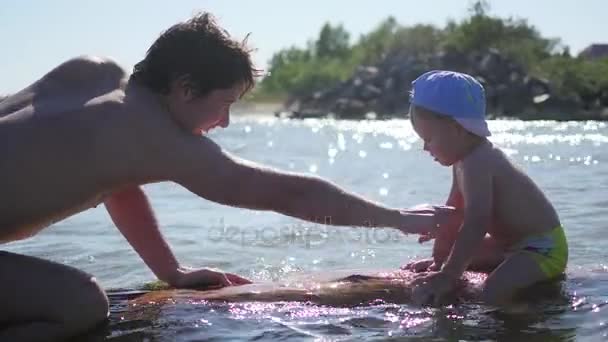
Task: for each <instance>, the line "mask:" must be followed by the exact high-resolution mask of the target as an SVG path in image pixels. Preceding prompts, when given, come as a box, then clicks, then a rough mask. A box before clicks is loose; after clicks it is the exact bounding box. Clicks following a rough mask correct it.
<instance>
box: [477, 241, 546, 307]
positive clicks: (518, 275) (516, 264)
mask: <svg viewBox="0 0 608 342" xmlns="http://www.w3.org/2000/svg"><path fill="white" fill-rule="evenodd" d="M546 279H548V277H547V275H546V274H545V272H543V270H541V268H540V267H539V265H538V263H537V261H536V260H535V259H534V258H533V257H532V255H531V253H526V252H517V253H515V254H513V255H511V256H509V257H508V258H506V260H505V261H504V262H503V263H502V264H500V265H499V266H498V267H497V268H496V269H495V270H494V272H492V273H491V274H490V275H489V276H488V279H486V282H485V284H484V288H483V291H482V294H481V300H482V301H483V302H484V303H486V304H493V305H499V304H504V303H505V302H507V301H509V300H510V299H512V298H513V296H514V295H515V293H516V292H517V291H518V290H521V289H524V288H526V287H528V286H530V285H533V284H535V283H537V282H539V281H543V280H546Z"/></svg>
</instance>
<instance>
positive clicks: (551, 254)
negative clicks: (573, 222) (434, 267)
mask: <svg viewBox="0 0 608 342" xmlns="http://www.w3.org/2000/svg"><path fill="white" fill-rule="evenodd" d="M512 251H514V252H515V251H521V252H525V253H529V254H530V255H531V256H532V257H533V258H534V260H536V262H537V263H538V266H539V267H540V269H541V270H542V271H543V272H544V273H545V274H546V275H547V277H548V278H555V277H557V276H559V275H561V274H562V273H563V272H564V271H565V270H566V264H567V263H568V242H567V241H566V235H565V234H564V228H563V227H562V226H558V227H555V228H554V229H553V230H551V231H550V232H547V233H545V234H541V235H535V236H530V237H528V238H526V239H524V240H523V241H521V242H520V243H518V244H516V245H515V246H514V247H513V249H512Z"/></svg>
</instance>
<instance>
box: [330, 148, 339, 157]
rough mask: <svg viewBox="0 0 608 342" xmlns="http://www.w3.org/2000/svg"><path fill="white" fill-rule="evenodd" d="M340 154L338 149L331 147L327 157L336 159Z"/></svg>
mask: <svg viewBox="0 0 608 342" xmlns="http://www.w3.org/2000/svg"><path fill="white" fill-rule="evenodd" d="M337 154H338V149H336V148H333V147H331V148H330V149H328V150H327V155H328V156H329V157H330V158H334V157H336V155H337Z"/></svg>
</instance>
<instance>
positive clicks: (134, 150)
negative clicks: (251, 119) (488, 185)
mask: <svg viewBox="0 0 608 342" xmlns="http://www.w3.org/2000/svg"><path fill="white" fill-rule="evenodd" d="M255 74H256V70H255V69H254V68H253V67H252V64H251V60H250V56H249V51H248V50H247V49H246V47H245V46H244V45H243V44H242V43H238V42H235V41H234V40H232V39H231V38H230V37H229V36H228V34H227V33H226V32H225V31H224V30H223V29H221V28H220V27H218V26H217V25H216V24H215V22H214V20H213V18H212V17H211V16H210V15H209V14H199V15H196V16H194V17H193V18H192V19H190V20H188V21H186V22H183V23H178V24H176V25H174V26H173V27H171V28H169V29H168V30H167V31H166V32H164V33H163V34H162V35H161V36H160V37H159V38H158V39H157V40H156V41H155V42H154V44H153V45H152V46H151V47H150V49H149V50H148V52H147V54H146V57H145V59H144V60H143V61H141V62H140V63H138V64H137V65H136V66H135V68H134V72H133V74H131V75H128V74H127V73H126V72H125V71H124V70H123V69H122V68H121V67H120V66H119V65H118V64H116V63H115V62H114V61H112V60H109V59H106V58H98V57H78V58H74V59H71V60H69V61H67V62H65V63H63V64H61V65H59V66H58V67H56V68H55V69H53V70H51V71H50V72H49V73H47V74H46V75H44V76H43V77H42V78H41V79H39V80H38V81H36V82H34V83H33V84H32V85H30V86H28V87H27V88H25V89H23V90H21V91H20V92H18V93H16V94H14V95H12V96H9V97H7V98H5V99H4V100H2V102H0V189H1V191H0V203H1V205H0V242H2V243H4V242H9V241H14V240H19V239H24V238H28V237H30V236H32V235H34V234H36V233H37V232H38V231H40V230H41V229H43V228H45V227H47V226H49V225H51V224H52V223H54V222H57V221H59V220H62V219H64V218H66V217H68V216H70V215H73V214H75V213H78V212H81V211H83V210H86V209H88V208H91V207H94V206H97V205H98V204H100V203H104V205H105V207H106V208H107V210H108V212H109V214H110V216H111V218H112V220H113V221H114V223H115V225H116V227H117V228H118V229H119V230H120V232H121V233H122V234H123V235H124V236H125V238H126V239H127V240H128V242H129V243H130V244H131V245H132V246H133V248H134V249H135V250H136V251H137V253H138V254H139V255H140V256H141V258H142V259H143V261H144V262H145V263H146V264H147V266H148V267H150V269H151V270H152V271H153V272H154V274H155V275H156V276H157V277H158V278H159V279H160V280H163V281H166V282H167V283H169V284H171V285H173V286H175V287H190V286H195V285H200V284H219V285H224V286H226V285H239V284H245V283H249V281H248V280H247V279H244V278H241V277H239V276H237V275H234V274H229V273H223V272H220V271H215V270H211V269H207V268H203V269H197V270H191V269H185V268H183V267H181V266H180V264H179V263H178V261H177V260H176V259H175V257H174V255H173V254H172V252H171V250H170V248H169V246H168V245H167V243H166V242H165V240H164V239H163V237H162V235H161V233H160V231H159V228H158V226H157V223H156V221H155V219H154V214H153V212H152V209H151V207H150V205H149V203H148V201H147V199H146V195H145V194H144V192H143V191H142V189H141V188H140V186H141V185H142V184H147V183H152V182H161V181H173V182H175V183H177V184H180V185H182V186H184V187H185V188H187V189H188V190H190V191H192V192H193V193H195V194H197V195H199V196H200V197H202V198H205V199H207V200H210V201H214V202H217V203H221V204H225V205H230V206H235V207H241V208H250V209H258V210H272V211H275V212H278V213H282V214H285V215H289V216H292V217H296V218H300V219H304V220H311V221H317V220H319V219H323V218H327V217H329V218H331V222H330V223H331V224H334V225H342V226H373V227H393V228H397V229H400V230H402V231H403V232H406V233H422V232H428V231H430V230H432V229H433V228H434V227H435V226H436V225H437V224H438V220H439V218H441V217H447V216H449V215H436V213H438V212H442V213H448V212H449V210H443V209H439V210H438V209H435V208H429V209H428V210H419V211H403V210H398V209H393V208H387V207H385V206H382V205H380V204H377V203H373V202H371V201H368V200H366V199H364V198H361V197H359V196H357V195H355V194H352V193H349V192H346V191H345V190H343V189H340V188H339V187H337V186H336V185H334V184H332V183H330V182H328V181H325V180H323V179H320V178H318V177H311V176H305V175H298V174H293V173H285V172H280V171H277V170H272V169H269V168H266V167H262V166H259V165H254V164H253V163H251V162H247V161H244V160H241V159H238V158H236V157H234V156H231V155H229V154H228V153H226V152H225V151H223V150H222V149H221V148H220V147H219V146H218V145H216V144H215V143H214V142H212V141H211V140H209V139H208V138H206V137H205V136H204V133H205V132H207V131H209V130H210V129H212V128H214V127H218V126H219V127H226V126H228V123H229V108H230V105H231V104H232V103H234V102H235V101H237V100H238V99H239V98H240V97H241V96H242V95H243V94H244V93H246V92H247V91H248V90H249V89H250V88H251V87H252V86H253V84H254V77H255V76H256V75H255ZM40 283H43V284H44V285H43V286H41V285H39V284H40ZM0 303H2V306H1V307H0V329H1V330H0V341H39V340H44V341H49V340H50V341H53V340H59V339H63V338H65V337H67V336H71V335H74V334H77V333H80V332H82V331H84V330H87V329H89V328H91V327H93V326H94V325H96V324H97V323H99V322H102V321H103V320H105V319H106V317H107V315H108V301H107V297H106V295H105V293H104V291H103V290H102V289H101V288H100V286H99V284H98V283H97V282H96V281H95V279H94V278H93V277H92V276H90V275H87V274H85V273H83V272H81V271H79V270H76V269H74V268H71V267H68V266H65V265H60V264H57V263H53V262H50V261H46V260H41V259H37V258H33V257H28V256H23V255H16V254H14V253H8V252H0Z"/></svg>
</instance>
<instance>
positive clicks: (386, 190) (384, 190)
mask: <svg viewBox="0 0 608 342" xmlns="http://www.w3.org/2000/svg"><path fill="white" fill-rule="evenodd" d="M378 193H380V196H386V195H388V189H387V188H380V190H378Z"/></svg>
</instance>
